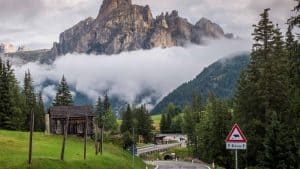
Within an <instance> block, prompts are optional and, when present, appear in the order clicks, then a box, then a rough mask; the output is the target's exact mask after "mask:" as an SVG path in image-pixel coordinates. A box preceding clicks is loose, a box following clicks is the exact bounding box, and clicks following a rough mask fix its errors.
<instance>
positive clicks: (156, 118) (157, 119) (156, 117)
mask: <svg viewBox="0 0 300 169" xmlns="http://www.w3.org/2000/svg"><path fill="white" fill-rule="evenodd" d="M151 118H152V120H153V126H154V127H155V130H157V131H159V130H160V126H159V123H160V119H161V114H158V115H153V116H151Z"/></svg>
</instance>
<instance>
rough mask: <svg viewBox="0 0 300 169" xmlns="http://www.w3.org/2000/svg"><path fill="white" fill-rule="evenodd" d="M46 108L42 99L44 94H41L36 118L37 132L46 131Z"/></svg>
mask: <svg viewBox="0 0 300 169" xmlns="http://www.w3.org/2000/svg"><path fill="white" fill-rule="evenodd" d="M44 117H45V107H44V101H43V97H42V93H41V92H39V94H38V97H37V104H36V110H35V116H34V129H35V131H44V130H45V120H44Z"/></svg>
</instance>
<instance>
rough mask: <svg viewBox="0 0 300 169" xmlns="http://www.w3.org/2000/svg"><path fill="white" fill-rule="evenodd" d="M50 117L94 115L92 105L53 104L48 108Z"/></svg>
mask: <svg viewBox="0 0 300 169" xmlns="http://www.w3.org/2000/svg"><path fill="white" fill-rule="evenodd" d="M48 113H49V116H50V118H66V117H67V115H68V113H69V117H85V116H95V114H94V113H93V107H92V106H54V107H50V108H49V111H48Z"/></svg>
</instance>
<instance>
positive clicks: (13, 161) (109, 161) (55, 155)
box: [0, 130, 146, 169]
mask: <svg viewBox="0 0 300 169" xmlns="http://www.w3.org/2000/svg"><path fill="white" fill-rule="evenodd" d="M28 136H29V133H27V132H16V131H6V130H0V164H1V165H0V168H1V169H25V168H28V165H27V159H28ZM61 143H62V136H47V135H44V134H43V133H34V137H33V166H32V168H33V169H82V168H88V169H132V156H131V155H130V154H128V153H127V152H126V151H124V150H123V149H121V148H119V147H118V146H115V145H112V144H105V145H104V153H103V155H102V156H101V155H98V156H95V151H94V144H93V142H92V140H89V141H88V145H87V159H86V160H85V161H84V160H83V139H79V138H76V137H69V138H68V140H67V143H66V151H65V161H61V160H59V158H60V151H61ZM145 167H146V166H145V164H144V162H143V161H142V160H141V159H139V158H135V167H134V168H135V169H144V168H145Z"/></svg>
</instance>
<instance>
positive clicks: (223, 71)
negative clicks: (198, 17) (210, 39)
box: [151, 54, 250, 114]
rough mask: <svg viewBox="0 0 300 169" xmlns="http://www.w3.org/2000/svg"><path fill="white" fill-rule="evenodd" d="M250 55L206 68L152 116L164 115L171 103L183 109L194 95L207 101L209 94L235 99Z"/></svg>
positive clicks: (221, 61) (159, 104) (229, 59)
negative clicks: (238, 84) (234, 96)
mask: <svg viewBox="0 0 300 169" xmlns="http://www.w3.org/2000/svg"><path fill="white" fill-rule="evenodd" d="M249 59H250V58H249V55H248V54H243V55H239V56H235V57H232V58H226V59H222V60H219V61H217V62H215V63H213V64H212V65H210V66H208V67H207V68H205V69H204V70H203V71H202V72H201V73H200V74H199V75H197V76H196V78H195V79H193V80H191V81H189V82H187V83H184V84H182V85H181V86H179V87H178V88H177V89H175V90H174V91H173V92H171V93H170V94H169V95H167V96H166V97H165V98H164V99H163V100H162V101H161V102H159V103H158V104H157V105H156V106H155V108H154V109H153V110H152V112H151V113H152V114H159V113H162V112H163V111H164V110H165V108H166V107H167V105H168V104H169V103H173V104H175V105H176V106H179V107H181V108H183V107H184V106H186V105H187V104H189V103H191V101H192V96H193V94H197V95H199V94H200V95H201V97H202V101H206V99H207V96H208V93H209V92H212V93H213V94H214V95H215V96H217V97H219V98H223V99H230V98H232V97H233V95H234V92H235V90H236V87H237V83H238V79H239V77H240V73H241V71H242V70H243V69H245V68H246V66H247V65H248V64H249Z"/></svg>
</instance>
